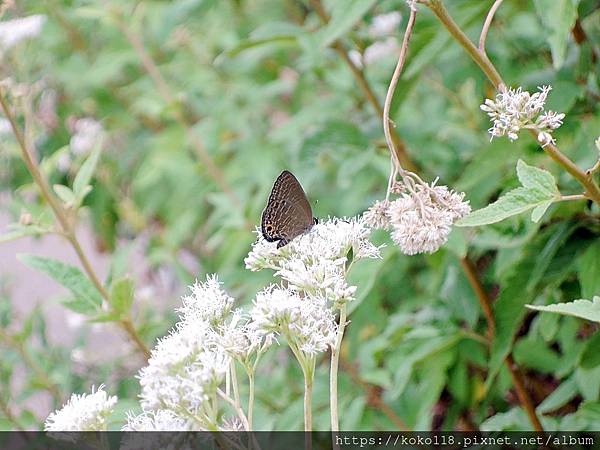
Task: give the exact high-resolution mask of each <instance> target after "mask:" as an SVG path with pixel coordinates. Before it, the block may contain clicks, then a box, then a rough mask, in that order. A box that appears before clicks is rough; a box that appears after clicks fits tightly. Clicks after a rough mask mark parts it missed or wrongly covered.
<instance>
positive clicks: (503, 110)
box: [481, 86, 565, 147]
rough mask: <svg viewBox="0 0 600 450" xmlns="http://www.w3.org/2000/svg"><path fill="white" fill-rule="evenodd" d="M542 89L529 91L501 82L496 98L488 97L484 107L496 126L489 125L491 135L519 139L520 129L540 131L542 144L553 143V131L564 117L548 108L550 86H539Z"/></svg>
mask: <svg viewBox="0 0 600 450" xmlns="http://www.w3.org/2000/svg"><path fill="white" fill-rule="evenodd" d="M538 89H539V92H536V93H534V94H530V93H529V92H527V91H524V90H523V89H522V88H520V87H519V88H517V89H512V88H506V86H501V87H500V90H499V93H498V94H497V95H496V99H495V100H490V99H486V100H485V103H484V104H483V105H481V109H482V110H483V111H485V112H486V113H487V115H488V116H489V117H490V120H491V121H492V123H493V126H492V127H491V128H490V129H489V133H490V135H491V139H493V138H495V137H500V136H507V137H508V138H509V139H510V140H511V141H514V140H516V139H518V137H519V136H518V132H519V131H520V130H521V129H524V128H526V129H533V130H535V131H536V132H537V134H538V136H537V138H538V141H539V142H540V144H541V145H542V147H544V146H546V145H548V144H550V143H552V144H554V142H555V141H554V138H553V137H552V132H553V131H554V130H556V129H557V128H558V127H560V126H561V125H562V123H563V119H564V117H565V115H564V114H562V113H557V112H554V111H545V110H544V105H545V103H546V98H547V97H548V93H549V92H550V91H551V90H552V87H551V86H542V87H538Z"/></svg>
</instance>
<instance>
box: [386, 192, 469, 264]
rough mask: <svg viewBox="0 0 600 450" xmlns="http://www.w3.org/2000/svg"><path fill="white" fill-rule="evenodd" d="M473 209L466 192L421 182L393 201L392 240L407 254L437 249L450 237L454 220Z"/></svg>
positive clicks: (389, 209) (391, 207) (390, 215)
mask: <svg viewBox="0 0 600 450" xmlns="http://www.w3.org/2000/svg"><path fill="white" fill-rule="evenodd" d="M470 211H471V207H470V206H469V203H468V202H465V201H464V193H460V194H459V193H456V192H453V191H450V190H448V188H447V187H446V186H434V185H433V184H432V185H431V186H429V185H423V184H419V185H417V186H416V189H413V192H410V193H405V194H403V195H402V196H401V197H400V198H398V199H396V200H394V201H393V202H391V203H390V206H389V208H388V214H389V218H390V223H391V226H392V239H393V240H394V242H395V243H396V244H398V246H399V247H400V250H402V252H403V253H405V254H407V255H415V254H417V253H433V252H436V251H437V250H438V249H439V248H440V247H441V246H442V245H444V244H445V243H446V241H447V240H448V235H449V234H450V231H451V229H452V225H453V223H454V222H455V221H456V220H458V219H460V218H461V217H464V216H465V215H467V214H468V213H469V212H470Z"/></svg>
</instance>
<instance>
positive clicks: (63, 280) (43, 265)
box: [18, 254, 102, 314]
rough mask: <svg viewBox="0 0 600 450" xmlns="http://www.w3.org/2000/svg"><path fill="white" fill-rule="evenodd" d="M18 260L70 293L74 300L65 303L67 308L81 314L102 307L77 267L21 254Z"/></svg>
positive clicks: (97, 295)
mask: <svg viewBox="0 0 600 450" xmlns="http://www.w3.org/2000/svg"><path fill="white" fill-rule="evenodd" d="M18 258H19V260H20V261H21V262H23V263H24V264H25V265H27V266H28V267H31V268H32V269H35V270H39V271H40V272H43V273H45V274H46V275H48V276H49V277H50V278H52V279H53V280H55V281H57V282H58V283H60V284H61V285H63V286H64V287H66V288H67V289H69V290H70V291H71V293H72V294H73V295H74V296H75V299H74V300H72V301H69V302H66V303H65V306H66V307H67V308H69V309H72V310H73V311H75V310H77V312H81V313H82V314H87V313H88V312H92V311H93V312H97V311H98V310H99V309H100V307H101V305H102V297H101V296H100V293H99V292H98V290H97V289H96V288H95V287H94V285H93V284H92V282H91V281H90V280H88V278H87V277H86V276H85V275H84V274H83V273H82V272H81V271H80V270H79V269H78V268H77V267H74V266H70V265H67V264H64V263H62V262H60V261H57V260H55V259H50V258H42V257H40V256H33V255H23V254H21V255H18ZM84 311H85V312H84Z"/></svg>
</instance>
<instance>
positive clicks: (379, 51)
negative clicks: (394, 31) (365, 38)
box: [362, 36, 400, 66]
mask: <svg viewBox="0 0 600 450" xmlns="http://www.w3.org/2000/svg"><path fill="white" fill-rule="evenodd" d="M399 51H400V46H399V45H398V40H397V39H396V38H395V37H393V36H389V37H388V38H386V39H385V40H384V41H377V42H374V43H373V44H371V45H369V46H368V47H367V48H366V49H365V52H364V54H363V58H362V60H363V62H364V64H365V65H366V66H368V65H370V64H373V63H375V62H377V61H379V60H381V59H384V58H387V57H388V56H393V55H396V54H397V53H398V52H399Z"/></svg>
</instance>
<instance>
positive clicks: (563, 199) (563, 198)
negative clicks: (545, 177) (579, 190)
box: [558, 194, 589, 202]
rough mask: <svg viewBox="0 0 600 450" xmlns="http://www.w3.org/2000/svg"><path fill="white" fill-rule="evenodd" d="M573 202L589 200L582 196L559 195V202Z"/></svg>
mask: <svg viewBox="0 0 600 450" xmlns="http://www.w3.org/2000/svg"><path fill="white" fill-rule="evenodd" d="M573 200H589V198H588V197H587V196H586V195H584V194H574V195H561V196H560V199H559V200H558V201H559V202H568V201H573Z"/></svg>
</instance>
